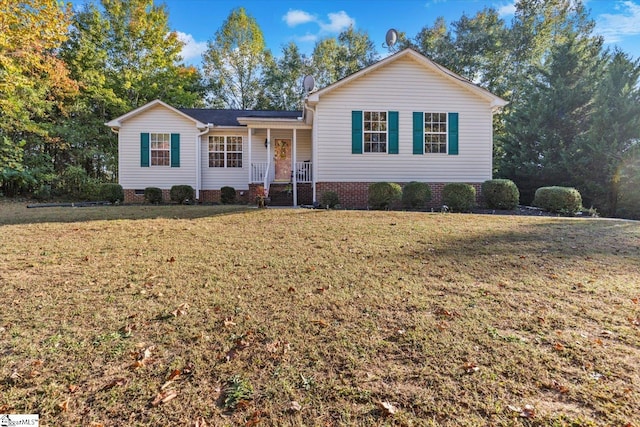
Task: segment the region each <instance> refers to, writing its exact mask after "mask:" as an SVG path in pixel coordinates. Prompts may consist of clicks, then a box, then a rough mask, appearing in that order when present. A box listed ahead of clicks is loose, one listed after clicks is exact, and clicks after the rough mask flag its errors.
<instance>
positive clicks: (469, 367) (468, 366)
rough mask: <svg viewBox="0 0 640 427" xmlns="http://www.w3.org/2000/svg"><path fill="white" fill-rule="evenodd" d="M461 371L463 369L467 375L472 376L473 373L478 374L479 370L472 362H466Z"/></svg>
mask: <svg viewBox="0 0 640 427" xmlns="http://www.w3.org/2000/svg"><path fill="white" fill-rule="evenodd" d="M462 369H464V371H465V372H466V373H467V374H473V373H474V372H478V371H479V370H480V368H479V367H478V366H477V365H476V364H475V363H473V362H466V363H465V364H464V365H462Z"/></svg>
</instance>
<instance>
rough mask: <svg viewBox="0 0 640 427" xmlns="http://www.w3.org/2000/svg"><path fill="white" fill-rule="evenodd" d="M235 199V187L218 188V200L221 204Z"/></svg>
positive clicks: (229, 202)
mask: <svg viewBox="0 0 640 427" xmlns="http://www.w3.org/2000/svg"><path fill="white" fill-rule="evenodd" d="M235 201H236V189H235V188H233V187H222V188H221V189H220V202H221V203H222V204H223V205H230V204H232V203H235Z"/></svg>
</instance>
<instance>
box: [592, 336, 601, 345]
mask: <svg viewBox="0 0 640 427" xmlns="http://www.w3.org/2000/svg"><path fill="white" fill-rule="evenodd" d="M593 343H594V344H595V345H598V346H602V344H603V343H602V340H601V339H600V338H595V339H594V340H593Z"/></svg>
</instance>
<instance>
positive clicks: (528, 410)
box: [520, 405, 536, 419]
mask: <svg viewBox="0 0 640 427" xmlns="http://www.w3.org/2000/svg"><path fill="white" fill-rule="evenodd" d="M535 416H536V410H535V408H534V407H533V406H531V405H524V409H523V410H522V411H521V412H520V417H521V418H527V419H531V418H535Z"/></svg>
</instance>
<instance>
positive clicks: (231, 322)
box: [223, 317, 236, 327]
mask: <svg viewBox="0 0 640 427" xmlns="http://www.w3.org/2000/svg"><path fill="white" fill-rule="evenodd" d="M223 324H224V326H225V327H228V326H236V322H234V321H232V320H231V317H227V318H225V319H224V322H223Z"/></svg>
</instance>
